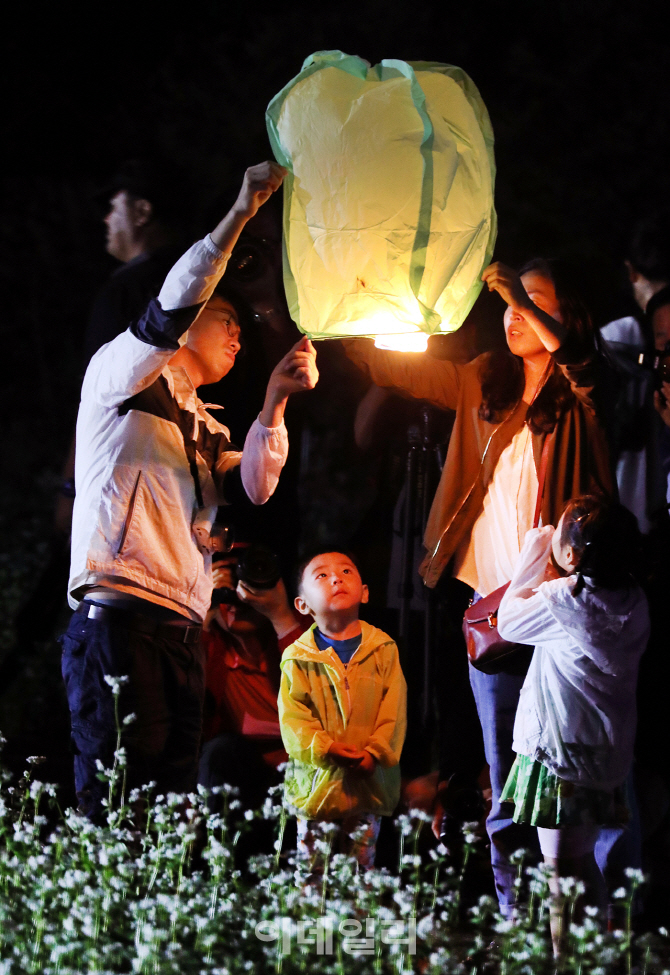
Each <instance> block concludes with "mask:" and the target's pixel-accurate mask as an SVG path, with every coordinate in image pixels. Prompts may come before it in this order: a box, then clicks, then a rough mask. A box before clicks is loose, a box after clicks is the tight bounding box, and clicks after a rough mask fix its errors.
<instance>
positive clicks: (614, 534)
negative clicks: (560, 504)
mask: <svg viewBox="0 0 670 975" xmlns="http://www.w3.org/2000/svg"><path fill="white" fill-rule="evenodd" d="M561 544H562V545H570V547H571V548H572V549H573V550H574V552H575V554H576V555H577V556H578V562H577V565H576V568H575V572H576V574H577V584H576V586H575V588H574V589H573V595H574V596H578V595H579V593H580V592H581V591H582V589H583V588H584V587H585V585H586V583H585V577H587V578H588V579H589V585H588V586H587V588H588V589H589V590H591V591H593V590H594V589H599V588H602V589H626V588H628V587H629V586H631V585H633V583H634V582H635V578H636V576H637V575H638V574H639V570H640V566H641V562H640V556H641V546H642V536H641V535H640V529H639V528H638V524H637V518H636V517H635V515H634V514H633V513H632V512H630V511H629V510H628V508H624V506H623V505H622V504H619V503H618V502H615V501H608V500H606V499H605V498H601V497H597V496H596V495H592V494H586V495H584V496H583V497H581V498H573V499H572V501H568V503H567V506H566V508H565V512H564V513H563V524H562V526H561Z"/></svg>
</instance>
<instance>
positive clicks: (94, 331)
mask: <svg viewBox="0 0 670 975" xmlns="http://www.w3.org/2000/svg"><path fill="white" fill-rule="evenodd" d="M183 186H184V179H183V175H182V174H181V173H180V172H179V171H178V170H177V169H176V168H175V167H174V166H172V165H171V164H169V163H168V162H167V161H165V160H156V159H130V160H127V161H126V162H124V163H123V164H122V165H121V167H120V168H119V170H118V171H117V172H116V173H115V174H114V176H113V177H112V179H111V180H110V182H109V183H108V184H107V186H106V187H104V189H103V190H101V191H100V193H98V194H97V201H98V203H99V204H100V205H101V207H102V210H103V212H104V223H105V228H106V250H107V253H108V254H110V255H111V256H112V257H114V258H116V260H118V261H120V262H121V265H120V266H119V267H118V268H116V270H115V271H113V272H112V274H111V276H110V277H109V279H108V280H107V281H106V282H105V284H104V285H103V286H102V288H101V289H100V291H99V292H98V294H97V295H96V297H95V299H94V301H93V304H92V306H91V311H90V314H89V319H88V324H87V326H86V332H85V335H84V356H85V360H86V362H87V363H88V361H89V360H90V358H91V356H92V355H93V354H94V353H95V352H97V350H98V349H99V348H100V347H101V346H103V345H105V343H106V342H111V341H112V339H113V338H116V336H117V335H119V334H120V333H121V332H123V331H124V330H125V329H126V328H127V327H128V324H129V323H130V322H131V321H132V320H133V319H134V318H137V316H138V315H139V314H141V312H142V311H143V310H144V308H145V307H146V305H147V302H148V301H150V300H151V298H155V297H156V296H157V295H158V292H159V291H160V289H161V286H162V284H163V281H164V280H165V276H166V275H167V273H168V271H169V270H170V268H171V267H172V265H173V264H174V263H175V261H176V260H177V258H178V257H179V255H180V254H181V252H182V251H183V249H184V248H183V247H181V246H180V238H181V236H182V234H183V224H184V223H185V213H184V209H185V200H184V189H183Z"/></svg>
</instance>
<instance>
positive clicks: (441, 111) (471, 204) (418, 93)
mask: <svg viewBox="0 0 670 975" xmlns="http://www.w3.org/2000/svg"><path fill="white" fill-rule="evenodd" d="M266 120H267V126H268V133H269V136H270V141H271V143H272V148H273V151H274V153H275V156H276V159H277V161H278V162H280V163H281V164H282V165H283V166H285V167H286V168H287V169H288V171H289V175H288V176H287V178H286V180H285V182H284V283H285V287H286V294H287V298H288V303H289V308H290V311H291V316H292V318H293V319H294V321H295V322H296V323H297V324H298V326H299V327H300V329H301V330H302V331H303V332H305V334H307V335H309V336H310V338H312V339H325V338H343V337H344V336H357V335H365V336H370V337H374V339H375V342H376V344H377V345H379V346H381V347H382V348H393V349H404V350H408V351H422V350H424V349H425V348H426V345H427V342H428V336H429V335H431V334H433V333H435V332H453V331H455V330H456V329H457V328H459V326H460V325H462V323H463V321H464V320H465V317H466V315H467V314H468V312H469V311H470V309H471V307H472V305H473V303H474V301H475V299H476V297H477V295H478V294H479V291H480V290H481V281H480V275H481V272H482V270H483V268H484V267H486V265H487V264H488V263H489V262H490V259H491V254H492V252H493V245H494V243H495V238H496V227H497V224H496V214H495V209H494V206H493V186H494V179H495V162H494V157H493V132H492V129H491V123H490V121H489V116H488V112H487V111H486V107H485V105H484V103H483V101H482V99H481V96H480V94H479V92H478V90H477V88H476V87H475V85H474V84H473V82H472V81H471V79H470V78H469V77H468V75H467V74H466V73H465V72H464V71H462V70H461V69H460V68H456V67H454V66H453V65H449V64H438V63H435V62H428V61H414V62H408V61H398V60H385V61H382V62H381V64H378V65H375V67H370V65H369V63H368V62H367V61H364V60H363V59H362V58H359V57H353V56H350V55H346V54H343V53H342V52H341V51H321V52H317V53H316V54H312V55H311V56H310V57H308V58H307V60H306V61H305V63H304V64H303V66H302V70H301V72H300V74H298V75H297V76H296V77H295V78H294V79H293V80H292V81H290V82H289V83H288V84H287V85H286V86H285V87H284V88H283V89H282V90H281V91H280V92H279V94H278V95H276V96H275V97H274V98H273V99H272V101H271V102H270V104H269V106H268V109H267V113H266Z"/></svg>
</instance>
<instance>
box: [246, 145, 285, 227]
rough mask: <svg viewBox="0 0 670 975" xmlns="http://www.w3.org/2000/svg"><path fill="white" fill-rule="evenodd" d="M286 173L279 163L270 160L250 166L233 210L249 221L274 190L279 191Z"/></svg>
mask: <svg viewBox="0 0 670 975" xmlns="http://www.w3.org/2000/svg"><path fill="white" fill-rule="evenodd" d="M287 172H288V170H287V169H284V167H283V166H280V165H279V163H276V162H272V161H270V160H268V161H266V162H262V163H258V164H257V165H256V166H250V167H249V169H247V171H246V173H245V174H244V180H243V182H242V189H241V190H240V192H239V195H238V197H237V200H236V201H235V203H234V205H233V210H234V211H236V212H237V213H238V214H240V216H243V217H246V219H247V220H250V219H251V217H253V216H255V215H256V213H258V211H259V209H260V207H262V206H263V204H264V203H265V202H266V200H269V199H270V197H271V196H272V194H273V193H274V192H275V190H278V189H279V187H280V186H281V184H282V183H283V181H284V177H285V176H286V174H287Z"/></svg>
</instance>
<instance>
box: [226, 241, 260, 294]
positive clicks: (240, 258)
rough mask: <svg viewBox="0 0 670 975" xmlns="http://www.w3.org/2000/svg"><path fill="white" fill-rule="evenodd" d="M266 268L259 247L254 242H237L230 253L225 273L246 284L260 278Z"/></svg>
mask: <svg viewBox="0 0 670 975" xmlns="http://www.w3.org/2000/svg"><path fill="white" fill-rule="evenodd" d="M266 269H267V261H266V260H265V257H264V256H263V254H262V252H261V251H260V249H259V248H258V247H256V246H254V244H249V243H246V242H245V243H242V244H238V245H237V247H235V249H234V250H233V253H232V254H231V257H230V261H229V262H228V267H227V269H226V275H227V276H229V277H232V278H234V280H235V281H239V282H240V284H247V283H249V282H251V281H257V280H258V278H261V277H262V276H263V275H264V274H265V271H266Z"/></svg>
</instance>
